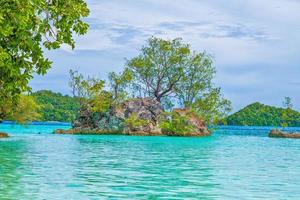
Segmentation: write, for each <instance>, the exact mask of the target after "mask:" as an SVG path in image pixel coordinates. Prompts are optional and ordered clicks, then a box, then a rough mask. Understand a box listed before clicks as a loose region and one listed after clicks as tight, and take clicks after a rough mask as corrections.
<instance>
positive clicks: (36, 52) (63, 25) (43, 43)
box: [0, 0, 89, 115]
mask: <svg viewBox="0 0 300 200" xmlns="http://www.w3.org/2000/svg"><path fill="white" fill-rule="evenodd" d="M0 8H1V9H0V106H1V105H4V104H5V103H6V102H7V101H12V102H14V103H15V104H16V103H18V102H19V101H18V97H19V95H20V94H21V93H22V92H25V91H28V90H29V89H30V88H29V86H28V82H29V80H30V79H31V78H32V77H33V74H34V73H37V74H45V73H46V72H47V70H48V69H49V68H50V67H51V61H50V60H49V59H48V58H46V57H45V56H44V49H47V50H52V49H57V48H59V47H60V46H61V45H62V44H67V45H70V46H71V47H72V48H74V46H75V42H74V33H75V34H78V35H82V34H85V33H86V32H87V29H88V25H87V24H86V23H85V22H84V21H83V20H82V19H83V18H84V17H87V16H88V14H89V10H88V8H87V4H86V3H85V2H84V1H83V0H3V1H0ZM1 115H3V113H1Z"/></svg>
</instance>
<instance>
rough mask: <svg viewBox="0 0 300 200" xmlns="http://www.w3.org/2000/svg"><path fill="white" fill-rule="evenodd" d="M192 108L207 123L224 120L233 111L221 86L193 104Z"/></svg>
mask: <svg viewBox="0 0 300 200" xmlns="http://www.w3.org/2000/svg"><path fill="white" fill-rule="evenodd" d="M191 109H192V110H193V111H194V113H195V114H197V115H198V116H199V117H200V118H201V119H203V120H204V121H205V122H206V123H207V124H216V123H219V122H220V121H222V120H224V118H225V117H226V116H227V114H228V113H229V112H230V111H231V109H232V108H231V102H230V101H229V100H227V99H225V98H224V97H223V96H222V94H221V89H220V88H214V89H212V90H210V91H209V92H207V93H204V94H203V95H202V96H201V97H199V98H196V100H195V102H193V104H191Z"/></svg>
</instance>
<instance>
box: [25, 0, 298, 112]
mask: <svg viewBox="0 0 300 200" xmlns="http://www.w3.org/2000/svg"><path fill="white" fill-rule="evenodd" d="M87 3H88V7H89V9H90V11H91V13H90V16H89V17H88V18H87V19H86V20H85V21H86V22H88V23H89V24H90V30H89V32H88V33H87V34H86V35H84V36H81V37H76V48H75V50H73V51H72V50H71V49H70V48H69V47H67V46H63V47H62V48H61V49H60V50H55V51H51V52H45V55H46V57H48V58H50V59H51V60H52V61H53V67H52V69H51V70H49V72H48V74H47V75H44V76H35V77H34V79H33V80H32V81H31V82H30V86H31V87H32V88H33V90H34V91H36V90H40V89H51V90H53V91H56V92H61V93H63V94H70V89H69V88H68V78H69V74H68V72H69V70H70V69H74V70H78V71H79V72H80V73H82V74H84V75H90V76H96V77H98V78H103V79H104V78H105V77H106V76H107V73H108V72H111V71H116V72H118V71H121V70H122V69H123V68H124V64H125V61H126V58H127V59H130V58H132V57H134V56H136V55H138V53H139V49H140V48H141V47H142V45H145V44H146V40H147V39H148V38H149V37H151V36H155V37H160V38H164V39H174V38H182V39H183V41H184V42H186V43H189V44H191V47H192V49H193V50H195V51H197V52H202V51H206V52H207V53H209V54H210V55H212V56H213V59H214V66H215V68H216V70H217V74H216V77H215V79H214V83H215V85H216V86H220V87H221V88H222V92H223V94H224V96H225V98H227V99H229V100H231V101H232V105H233V110H234V111H236V110H239V109H241V108H243V107H244V106H246V105H248V104H250V103H253V102H257V101H259V102H262V103H264V104H269V105H274V106H282V101H283V99H284V97H285V96H289V97H291V98H292V100H293V104H294V107H295V109H297V110H300V78H299V75H300V21H299V20H300V0H263V1H262V0H243V1H241V0H88V1H87Z"/></svg>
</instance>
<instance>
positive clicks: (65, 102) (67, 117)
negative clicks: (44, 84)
mask: <svg viewBox="0 0 300 200" xmlns="http://www.w3.org/2000/svg"><path fill="white" fill-rule="evenodd" d="M32 96H34V97H35V98H36V100H37V102H38V103H39V104H40V105H41V107H42V109H41V114H42V119H41V121H61V122H71V121H73V120H74V119H75V118H76V115H77V112H78V110H79V103H78V101H77V100H76V99H75V98H74V97H70V96H68V95H62V94H60V93H55V92H52V91H49V90H40V91H37V92H34V93H32Z"/></svg>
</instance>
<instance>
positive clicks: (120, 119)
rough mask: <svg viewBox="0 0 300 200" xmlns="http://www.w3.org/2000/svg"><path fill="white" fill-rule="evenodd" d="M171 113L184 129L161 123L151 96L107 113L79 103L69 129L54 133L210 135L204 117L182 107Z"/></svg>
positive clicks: (161, 114) (159, 111)
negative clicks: (180, 120)
mask: <svg viewBox="0 0 300 200" xmlns="http://www.w3.org/2000/svg"><path fill="white" fill-rule="evenodd" d="M173 113H174V114H175V115H177V116H178V117H181V118H182V119H185V121H184V126H185V127H186V128H189V129H186V131H187V132H185V131H181V132H180V133H176V132H174V131H172V130H169V129H168V128H165V127H164V126H163V125H162V124H163V123H166V122H168V120H171V119H168V116H166V115H165V112H164V109H163V107H162V106H161V104H160V103H159V102H158V101H157V100H156V99H154V98H136V99H132V100H128V101H126V102H124V103H123V104H122V105H119V106H115V107H111V108H110V109H109V110H108V111H107V112H106V113H102V114H95V113H93V112H92V109H91V108H90V106H88V105H85V106H82V108H81V109H80V112H79V116H78V118H77V120H76V121H75V122H74V123H73V127H72V129H69V130H56V131H55V133H56V134H94V135H95V134H96V135H101V134H123V135H144V136H154V135H156V136H158V135H166V136H209V135H210V134H211V133H210V132H209V131H208V129H207V127H206V125H205V123H204V121H203V120H201V119H200V118H198V117H197V116H196V115H193V114H191V113H188V111H187V110H185V109H174V110H173Z"/></svg>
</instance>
